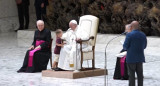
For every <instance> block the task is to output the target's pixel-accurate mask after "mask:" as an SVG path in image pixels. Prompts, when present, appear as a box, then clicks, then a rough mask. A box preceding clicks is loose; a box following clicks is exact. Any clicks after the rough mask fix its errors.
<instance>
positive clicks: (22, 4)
mask: <svg viewBox="0 0 160 86" xmlns="http://www.w3.org/2000/svg"><path fill="white" fill-rule="evenodd" d="M16 4H17V8H18V18H19V25H20V26H19V28H18V30H23V29H28V26H29V4H30V2H29V0H16ZM24 22H25V25H24ZM16 31H17V30H16Z"/></svg>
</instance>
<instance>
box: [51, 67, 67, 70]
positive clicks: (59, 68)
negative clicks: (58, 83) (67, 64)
mask: <svg viewBox="0 0 160 86" xmlns="http://www.w3.org/2000/svg"><path fill="white" fill-rule="evenodd" d="M53 70H54V71H65V70H63V69H61V68H58V67H57V68H53Z"/></svg>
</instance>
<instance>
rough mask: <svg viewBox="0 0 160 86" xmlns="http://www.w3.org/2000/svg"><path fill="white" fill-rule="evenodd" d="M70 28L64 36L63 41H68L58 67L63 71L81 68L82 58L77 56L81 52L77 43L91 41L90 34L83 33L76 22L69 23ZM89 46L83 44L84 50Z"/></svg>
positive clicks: (61, 53)
mask: <svg viewBox="0 0 160 86" xmlns="http://www.w3.org/2000/svg"><path fill="white" fill-rule="evenodd" d="M69 27H70V28H69V29H68V30H67V31H66V33H64V34H63V36H62V39H65V40H66V44H65V45H64V47H63V48H62V49H61V52H60V57H59V63H58V67H59V68H60V69H63V70H78V69H80V68H81V67H80V61H81V58H80V56H79V54H76V51H77V52H79V50H80V46H79V44H77V43H76V41H78V40H86V39H89V34H88V33H87V32H85V31H83V30H82V29H81V28H80V26H78V25H77V21H75V20H71V21H70V22H69ZM87 46H88V43H83V44H82V48H86V47H87ZM76 55H77V56H76Z"/></svg>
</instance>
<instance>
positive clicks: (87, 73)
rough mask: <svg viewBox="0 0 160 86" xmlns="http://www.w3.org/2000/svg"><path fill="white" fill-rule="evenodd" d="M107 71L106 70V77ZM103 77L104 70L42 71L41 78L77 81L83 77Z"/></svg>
mask: <svg viewBox="0 0 160 86" xmlns="http://www.w3.org/2000/svg"><path fill="white" fill-rule="evenodd" d="M107 74H108V71H107V70H106V75H107ZM101 75H105V69H98V68H97V69H92V70H91V69H90V70H84V71H78V72H74V71H53V70H44V71H42V76H43V77H55V78H68V79H78V78H85V77H94V76H101Z"/></svg>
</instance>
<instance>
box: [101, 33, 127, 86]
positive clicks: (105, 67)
mask: <svg viewBox="0 0 160 86" xmlns="http://www.w3.org/2000/svg"><path fill="white" fill-rule="evenodd" d="M124 34H127V32H123V33H121V34H119V35H118V36H116V37H114V38H112V39H111V40H109V41H108V43H107V44H106V47H105V66H104V69H105V73H104V74H105V79H104V86H106V74H107V73H106V70H107V54H106V50H107V47H108V45H109V43H110V42H111V41H113V40H114V39H116V38H118V37H120V36H122V35H124ZM107 86H108V77H107Z"/></svg>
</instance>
